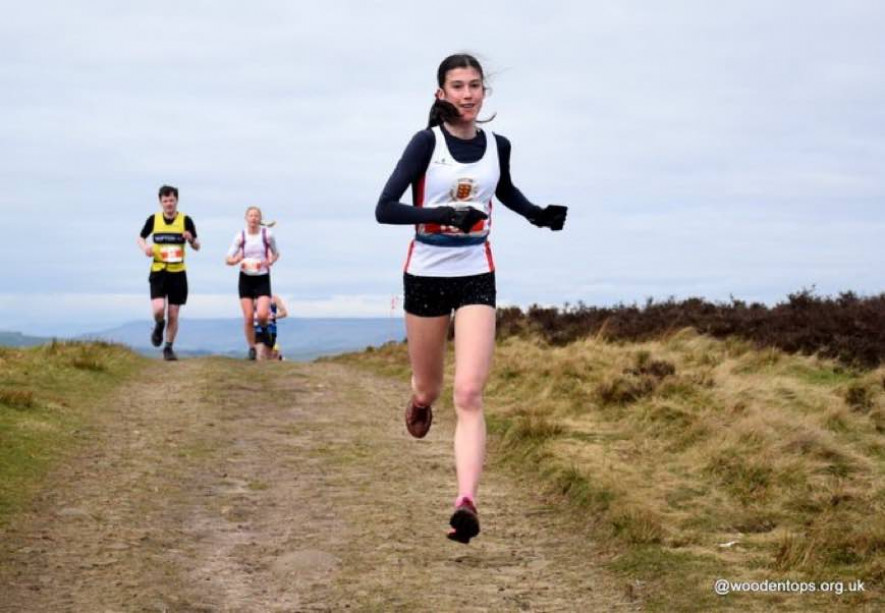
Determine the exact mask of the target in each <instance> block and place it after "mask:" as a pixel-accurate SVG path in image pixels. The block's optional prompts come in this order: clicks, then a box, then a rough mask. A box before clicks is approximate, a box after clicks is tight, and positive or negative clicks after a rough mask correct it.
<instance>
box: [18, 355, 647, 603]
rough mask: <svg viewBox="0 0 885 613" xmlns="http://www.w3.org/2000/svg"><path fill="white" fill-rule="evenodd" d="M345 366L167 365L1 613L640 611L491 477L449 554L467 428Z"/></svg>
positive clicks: (37, 548) (562, 530)
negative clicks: (471, 536) (414, 426)
mask: <svg viewBox="0 0 885 613" xmlns="http://www.w3.org/2000/svg"><path fill="white" fill-rule="evenodd" d="M407 393H408V387H407V383H406V382H396V381H390V380H386V379H382V378H377V377H374V376H372V375H369V374H366V373H364V372H360V371H356V370H352V369H349V368H347V367H344V366H340V365H335V364H292V363H281V364H249V363H240V362H234V361H231V360H220V359H196V360H183V361H181V362H178V363H176V364H168V363H162V362H158V363H155V364H151V365H149V366H147V367H146V372H145V373H144V375H143V376H142V377H141V380H140V381H135V382H132V383H130V384H128V385H127V386H126V387H125V388H123V389H121V390H119V391H118V392H117V393H116V394H115V395H114V396H113V398H112V400H111V401H110V402H108V403H107V406H105V407H102V410H101V418H100V424H99V428H98V430H99V436H97V437H96V438H95V440H94V441H92V442H91V443H90V445H89V446H88V449H87V451H85V452H84V453H82V454H81V455H80V456H79V457H78V458H77V459H75V460H74V461H72V462H70V463H68V464H67V465H65V466H61V467H59V469H58V470H57V471H56V473H55V474H54V475H53V477H52V478H51V479H50V483H49V484H48V485H47V487H46V488H45V493H43V494H42V495H41V496H40V497H39V498H38V499H37V500H36V501H35V503H34V504H33V508H32V509H31V511H29V512H28V513H26V514H24V515H22V516H21V517H19V518H18V519H17V520H16V521H15V522H14V524H13V525H12V526H10V527H9V529H8V530H7V531H6V532H5V534H2V540H0V611H15V612H16V613H18V612H21V611H38V612H41V613H42V612H44V611H77V612H81V611H82V612H87V613H92V612H100V613H103V612H120V611H152V612H167V611H168V612H179V611H181V612H189V611H207V612H209V611H212V612H215V611H248V612H252V611H254V612H263V611H336V612H337V611H345V610H348V611H459V612H465V611H613V610H614V611H628V610H637V609H638V608H639V605H638V604H637V603H635V602H631V601H630V600H629V599H628V598H627V597H626V596H625V595H624V591H623V589H622V588H620V587H619V585H618V583H617V582H614V581H613V580H612V579H611V578H609V577H607V576H606V575H605V573H604V572H603V571H602V570H601V569H599V568H598V566H596V564H598V561H596V560H595V559H594V558H593V557H592V556H591V555H589V554H588V552H587V549H588V548H587V547H586V543H584V542H583V541H582V540H581V539H578V538H576V537H575V536H574V534H573V533H572V531H570V530H569V529H568V528H567V525H566V524H562V522H563V521H564V520H562V519H561V518H560V517H559V515H558V514H557V513H555V512H552V511H551V509H549V508H547V507H545V506H544V505H543V504H542V503H541V502H540V501H539V500H537V499H536V498H535V497H533V496H532V493H531V492H528V491H526V490H525V489H524V488H523V487H520V486H518V485H517V484H515V483H514V482H513V480H512V478H509V477H507V476H506V475H502V474H497V473H496V472H495V471H493V470H490V471H488V472H487V473H486V475H485V476H484V481H483V485H482V489H481V498H480V501H479V502H480V513H481V519H482V522H483V523H482V529H483V532H482V534H481V535H480V536H479V537H478V538H477V539H476V540H474V541H473V543H471V544H470V545H468V546H464V545H460V544H457V543H453V542H451V541H448V540H447V539H446V538H445V537H444V534H445V530H446V527H447V521H448V516H449V513H450V505H451V500H452V498H453V495H454V491H453V488H454V476H453V469H452V457H451V432H452V420H451V415H447V414H446V412H440V413H441V414H440V415H438V416H437V417H438V419H437V421H436V422H435V423H434V428H433V430H431V432H430V434H429V435H428V437H427V439H425V440H421V441H416V440H414V439H411V438H410V437H409V436H408V435H407V434H406V432H405V428H404V426H403V425H402V422H401V405H403V403H404V399H405V398H406V395H407Z"/></svg>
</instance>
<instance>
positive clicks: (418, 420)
mask: <svg viewBox="0 0 885 613" xmlns="http://www.w3.org/2000/svg"><path fill="white" fill-rule="evenodd" d="M432 421H433V409H431V408H430V407H422V406H419V405H417V404H415V401H414V399H411V400H409V404H407V405H406V430H408V431H409V434H411V435H412V436H414V437H415V438H424V437H425V436H426V435H427V431H428V430H430V422H432Z"/></svg>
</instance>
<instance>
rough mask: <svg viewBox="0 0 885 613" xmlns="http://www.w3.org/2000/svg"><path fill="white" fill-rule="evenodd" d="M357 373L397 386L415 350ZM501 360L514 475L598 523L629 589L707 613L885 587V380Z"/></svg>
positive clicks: (606, 350) (494, 411)
mask: <svg viewBox="0 0 885 613" xmlns="http://www.w3.org/2000/svg"><path fill="white" fill-rule="evenodd" d="M346 359H348V360H355V361H357V362H359V361H361V360H362V361H366V362H368V363H373V364H380V365H382V368H383V369H386V370H387V371H388V372H391V373H392V372H393V371H394V370H395V369H393V368H392V366H391V365H392V364H395V363H399V364H400V369H402V367H403V366H404V365H406V362H407V358H406V355H405V349H404V347H403V346H402V345H399V346H389V347H386V348H384V349H382V350H379V351H375V352H373V353H372V354H363V355H361V356H359V357H349V358H346ZM495 359H496V365H495V368H494V370H493V374H492V378H491V380H490V381H489V384H488V388H487V394H486V398H487V414H488V419H489V424H490V431H491V432H492V433H493V434H495V435H496V436H495V438H496V440H497V445H496V451H497V454H498V457H499V458H504V459H505V460H506V461H507V462H509V464H510V465H511V466H516V467H517V468H518V469H519V470H521V471H527V472H530V473H534V474H536V475H538V477H539V478H541V479H543V480H544V482H545V483H546V487H547V489H548V492H549V493H551V494H552V495H557V496H562V497H563V498H564V499H566V500H569V501H571V502H572V504H573V506H574V508H576V509H578V510H579V512H583V513H585V514H586V516H587V518H588V520H590V522H589V523H591V524H592V525H593V526H595V534H596V535H597V537H598V538H600V539H602V540H603V541H606V542H608V543H609V546H611V547H615V548H617V549H619V550H620V551H621V552H622V557H621V558H620V559H621V560H630V562H629V564H626V566H624V570H625V572H629V573H631V574H632V575H634V576H636V577H640V578H643V579H644V580H647V581H650V582H651V583H652V584H653V585H655V586H657V592H656V591H655V589H652V590H651V597H650V603H651V604H652V606H654V603H655V602H657V601H656V600H655V598H656V596H655V594H657V595H658V596H660V598H661V599H662V600H661V601H660V603H663V602H667V600H666V598H669V597H670V596H668V595H667V594H668V593H672V591H673V590H677V589H678V590H679V591H680V592H681V593H685V598H686V601H685V602H686V603H689V602H697V603H704V602H707V601H706V600H705V597H706V596H709V593H710V591H711V590H710V584H711V583H712V581H713V580H714V579H715V578H716V577H717V576H725V577H727V578H729V579H730V580H760V579H774V578H776V577H779V576H781V577H797V576H798V577H803V578H805V580H836V579H839V580H845V581H848V580H852V579H861V580H865V581H867V582H869V583H868V585H875V586H880V585H881V584H882V580H883V579H885V563H883V557H885V556H883V552H885V474H883V473H885V463H883V458H885V444H883V441H882V431H883V427H885V417H883V416H885V387H883V375H885V368H882V367H880V368H879V369H878V370H873V371H860V372H854V371H850V370H847V369H846V368H845V367H843V366H839V365H838V364H836V363H833V362H828V361H824V360H819V359H817V358H813V357H803V356H794V355H788V354H784V353H782V352H780V351H778V350H775V349H765V350H761V351H757V350H754V349H752V347H751V346H750V344H749V343H747V342H743V341H739V340H733V339H729V340H725V341H719V340H714V339H710V338H707V337H703V336H699V335H698V334H696V333H694V332H693V331H691V330H683V331H680V332H678V333H676V334H673V335H671V336H670V337H669V338H666V339H663V340H660V341H654V342H646V343H634V344H630V343H606V342H603V341H601V340H597V339H586V340H583V341H577V342H574V343H572V344H570V345H567V346H564V347H552V346H548V345H546V344H545V343H543V342H541V341H539V340H537V339H524V338H515V337H511V338H507V339H505V340H504V341H501V342H500V343H499V346H498V350H497V353H496V358H495ZM449 363H450V364H451V360H449ZM406 372H407V369H406ZM449 375H450V376H451V373H449ZM449 380H450V379H449ZM649 548H653V549H654V551H655V553H654V554H650V553H648V552H649V551H650V550H649ZM639 550H642V551H643V552H644V553H643V554H642V555H641V556H638V555H633V554H635V553H636V552H637V551H639ZM646 562H647V563H646ZM616 566H617V564H616ZM687 583H691V584H693V585H694V584H696V585H697V586H698V587H697V588H692V589H688V590H686V587H685V586H686V584H687ZM757 596H758V595H757ZM879 597H880V596H879V595H878V594H877V593H876V592H875V590H869V591H867V592H866V593H863V594H854V595H850V596H849V595H847V594H846V595H843V596H842V597H841V598H840V600H839V601H838V602H835V601H834V602H830V603H828V604H827V606H825V607H824V608H832V607H849V608H850V607H853V606H857V605H860V604H865V605H869V604H870V603H871V602H877V601H875V599H876V598H879ZM764 598H765V597H763V596H759V597H757V598H756V599H755V601H754V602H755V604H759V603H760V602H764V601H765V600H764ZM660 603H659V604H660ZM708 604H713V603H709V602H708ZM795 604H797V605H798V604H800V603H795ZM805 604H809V603H807V602H806V603H805ZM831 605H832V606H831ZM661 606H662V608H665V609H666V608H667V607H666V606H664V605H663V604H661Z"/></svg>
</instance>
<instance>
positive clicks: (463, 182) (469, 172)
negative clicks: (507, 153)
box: [405, 126, 501, 277]
mask: <svg viewBox="0 0 885 613" xmlns="http://www.w3.org/2000/svg"><path fill="white" fill-rule="evenodd" d="M433 135H434V138H435V140H436V143H435V145H434V148H433V155H432V156H431V157H430V164H428V166H427V170H426V171H425V173H424V177H423V178H422V180H421V181H420V182H419V184H418V193H417V194H416V198H415V204H416V206H423V207H437V206H453V207H456V208H458V207H463V206H471V207H473V208H476V209H479V210H480V211H482V212H484V213H485V214H486V215H488V216H489V217H488V219H486V220H483V221H480V222H478V223H477V224H476V225H475V226H473V228H471V230H470V232H469V233H467V234H465V233H463V232H461V231H460V230H459V229H457V228H452V227H450V226H441V225H439V224H429V223H428V224H418V225H417V226H416V227H415V239H414V240H413V241H412V242H411V244H410V245H409V253H408V256H407V258H406V265H405V272H407V273H409V274H411V275H420V276H425V277H466V276H469V275H479V274H483V273H487V272H493V271H494V270H495V264H494V261H493V260H492V249H491V245H490V244H489V242H488V239H487V237H488V234H489V231H490V230H491V226H492V198H493V197H494V195H495V190H496V189H497V188H498V180H499V179H500V177H501V165H500V163H499V162H498V142H497V140H496V139H495V135H494V134H493V133H492V132H490V131H488V130H485V135H486V150H485V153H484V154H483V156H482V158H481V159H479V160H478V161H476V162H473V163H471V164H462V163H461V162H458V161H457V160H455V158H453V157H452V154H451V153H450V152H449V148H448V146H447V145H446V138H445V136H444V135H443V133H442V130H441V129H440V128H439V126H434V127H433Z"/></svg>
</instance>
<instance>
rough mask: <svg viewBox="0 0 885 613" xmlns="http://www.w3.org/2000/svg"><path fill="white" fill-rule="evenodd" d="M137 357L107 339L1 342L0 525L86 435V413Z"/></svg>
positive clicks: (128, 371) (133, 366) (128, 372)
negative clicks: (28, 344) (16, 345)
mask: <svg viewBox="0 0 885 613" xmlns="http://www.w3.org/2000/svg"><path fill="white" fill-rule="evenodd" d="M143 360H144V359H143V358H139V357H138V356H136V355H134V354H133V353H131V352H130V351H128V350H127V349H124V348H122V347H120V346H117V345H110V344H106V343H60V342H52V343H50V344H47V345H42V346H39V347H33V348H28V349H11V348H5V347H2V348H0V525H3V524H4V523H6V522H7V521H8V520H9V518H10V516H11V515H12V514H13V513H15V512H16V511H18V510H20V509H21V508H23V506H24V505H25V504H27V502H28V501H29V500H30V499H31V496H32V495H33V493H34V492H35V491H36V488H37V487H39V484H40V482H41V479H42V478H43V477H44V475H45V474H46V473H47V471H48V470H49V468H50V467H51V466H52V465H53V464H54V463H55V462H57V461H59V460H60V459H61V458H63V457H64V455H65V454H66V453H68V452H69V451H70V450H71V449H72V448H74V447H75V446H76V445H77V443H78V441H81V440H84V439H85V438H87V437H88V436H89V432H90V431H89V427H90V420H89V414H90V411H93V410H95V407H100V401H101V399H102V398H103V397H104V396H105V395H106V394H108V393H109V392H110V391H112V390H113V389H114V388H115V387H116V386H117V385H119V384H120V383H121V382H122V381H123V380H125V379H126V377H128V376H130V375H131V374H132V373H133V372H135V370H136V369H137V368H138V365H139V364H140V363H143Z"/></svg>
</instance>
